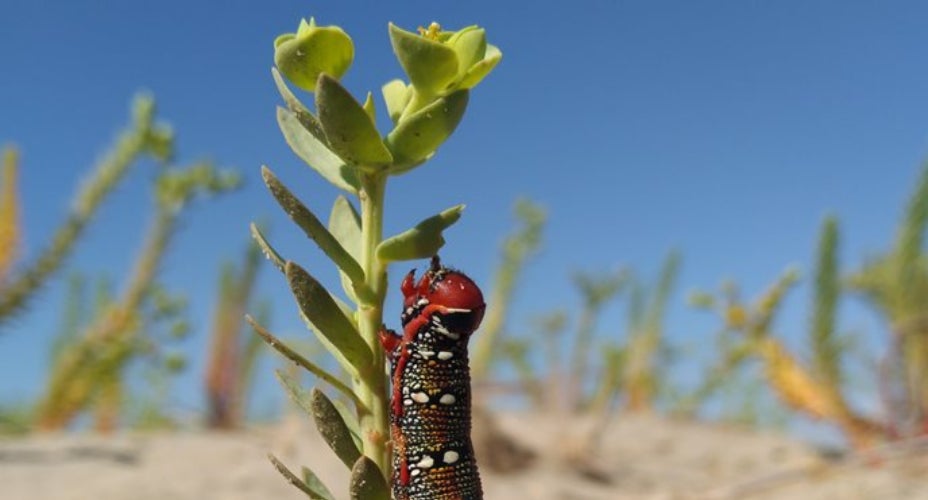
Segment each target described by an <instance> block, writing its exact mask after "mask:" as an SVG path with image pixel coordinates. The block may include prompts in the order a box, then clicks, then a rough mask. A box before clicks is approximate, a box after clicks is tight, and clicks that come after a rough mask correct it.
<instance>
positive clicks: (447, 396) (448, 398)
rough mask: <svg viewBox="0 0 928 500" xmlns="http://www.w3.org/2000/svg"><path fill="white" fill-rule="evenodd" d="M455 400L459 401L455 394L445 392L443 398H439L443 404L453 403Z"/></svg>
mask: <svg viewBox="0 0 928 500" xmlns="http://www.w3.org/2000/svg"><path fill="white" fill-rule="evenodd" d="M455 401H457V399H455V397H454V394H443V395H442V396H441V399H439V400H438V402H439V403H441V404H443V405H453V404H454V402H455Z"/></svg>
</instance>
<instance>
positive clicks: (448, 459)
mask: <svg viewBox="0 0 928 500" xmlns="http://www.w3.org/2000/svg"><path fill="white" fill-rule="evenodd" d="M459 458H461V456H460V455H458V452H456V451H454V450H448V451H446V452H445V455H444V456H443V457H442V461H444V462H445V463H446V464H453V463H455V462H457V461H458V459H459Z"/></svg>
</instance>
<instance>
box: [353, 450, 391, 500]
mask: <svg viewBox="0 0 928 500" xmlns="http://www.w3.org/2000/svg"><path fill="white" fill-rule="evenodd" d="M349 494H350V495H351V500H390V489H389V487H388V486H387V482H386V481H385V480H384V478H383V473H382V472H380V468H378V467H377V464H375V463H374V461H373V460H371V459H370V458H368V457H366V456H363V455H362V456H361V458H359V459H358V460H357V462H355V464H354V466H353V467H352V468H351V486H350V488H349Z"/></svg>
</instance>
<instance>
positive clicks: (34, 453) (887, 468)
mask: <svg viewBox="0 0 928 500" xmlns="http://www.w3.org/2000/svg"><path fill="white" fill-rule="evenodd" d="M495 422H496V427H498V429H499V430H501V431H502V433H503V434H504V435H505V436H507V437H508V438H509V439H511V440H512V442H511V443H510V446H509V447H510V448H511V447H512V446H515V447H516V448H523V450H522V453H521V454H518V453H517V454H514V455H513V456H514V457H516V458H515V459H512V460H509V459H506V458H505V457H503V459H499V457H489V458H487V457H481V458H480V460H481V472H482V476H483V482H484V490H485V497H486V498H487V499H522V498H525V499H564V500H567V499H573V500H585V499H589V500H598V499H603V500H605V499H741V498H749V499H755V498H756V499H797V498H799V499H805V498H809V499H842V500H843V499H926V500H928V444H926V443H913V444H912V445H910V446H908V447H901V448H900V447H894V448H892V449H887V450H883V451H882V452H881V453H879V454H877V455H873V456H869V457H851V458H847V459H844V460H841V461H836V460H834V459H831V460H829V459H825V458H823V457H821V455H820V454H819V453H818V452H816V451H815V450H813V449H811V448H810V447H807V446H805V445H803V444H801V443H798V442H795V441H791V440H789V439H786V438H784V437H782V436H778V435H774V434H763V433H757V432H749V431H746V430H739V429H733V428H726V427H722V426H717V425H709V424H700V423H692V422H675V421H669V420H666V419H661V418H657V417H622V418H618V419H615V420H613V421H610V422H608V423H607V425H606V426H605V428H602V427H601V426H599V427H597V422H595V421H594V420H592V419H579V420H578V419H572V420H570V421H567V420H565V419H562V418H553V417H550V416H547V417H546V416H540V415H527V414H503V415H497V416H496V418H495ZM478 427H479V428H477V429H475V439H476V438H477V435H478V433H479V435H480V436H482V439H483V441H484V444H486V442H487V441H486V440H487V439H490V438H488V435H487V433H486V432H485V429H484V428H486V427H487V426H486V424H483V423H481V424H480V425H479V426H478ZM594 428H599V431H597V432H595V433H592V432H591V429H594ZM590 436H595V437H593V438H591V437H590ZM492 442H494V443H497V442H499V436H498V435H495V434H494V435H492ZM481 448H482V447H481ZM510 451H511V450H510ZM268 452H272V453H274V454H275V455H277V456H278V457H279V458H280V459H281V460H282V461H284V462H285V463H286V464H288V465H289V466H290V468H291V469H293V470H299V466H300V465H307V466H309V467H311V468H312V469H313V470H315V471H316V472H317V474H318V475H319V476H321V477H322V478H323V479H324V481H325V482H326V483H327V484H328V485H329V487H330V488H332V489H333V491H335V492H336V495H338V496H339V498H347V495H345V494H344V491H345V490H346V487H345V485H346V484H347V471H346V470H345V469H344V467H343V466H342V465H341V463H340V462H338V461H337V460H336V459H334V458H333V455H332V453H331V452H330V451H329V450H328V448H327V447H326V446H325V444H324V443H322V441H321V439H320V438H319V437H318V435H316V433H315V431H314V430H313V429H312V426H311V425H310V424H308V423H306V422H305V421H302V420H300V419H299V417H294V418H290V419H287V420H285V421H284V422H283V423H282V424H280V425H278V426H275V427H273V428H262V429H251V430H247V431H242V432H236V433H205V432H199V433H194V432H177V433H162V434H145V435H128V434H127V435H119V436H112V437H98V436H89V435H57V436H34V437H28V438H18V439H8V440H3V441H0V498H2V499H3V500H20V499H22V500H33V499H49V500H72V499H73V500H88V499H96V500H123V499H132V500H147V499H159V500H164V499H197V500H209V499H217V500H245V499H249V500H251V499H275V500H278V499H279V500H286V499H294V500H296V499H300V498H305V497H304V496H302V494H301V493H300V492H299V491H297V490H296V489H294V488H293V487H292V486H290V485H289V484H287V483H286V481H284V480H283V478H282V477H280V476H279V475H278V474H277V472H276V471H275V470H274V469H273V468H272V467H271V465H270V464H269V463H268V461H267V459H266V454H267V453H268ZM480 453H481V449H478V455H479V454H480ZM482 453H484V454H488V453H499V450H495V451H492V452H490V451H486V449H485V448H484V449H483V451H482ZM503 455H505V453H503ZM518 457H521V459H520V458H518ZM528 457H534V458H533V459H527V458H528ZM510 458H511V457H510ZM491 464H492V465H491ZM507 468H508V469H512V470H509V471H507V472H504V471H502V470H501V469H507ZM491 469H496V470H495V471H494V470H491Z"/></svg>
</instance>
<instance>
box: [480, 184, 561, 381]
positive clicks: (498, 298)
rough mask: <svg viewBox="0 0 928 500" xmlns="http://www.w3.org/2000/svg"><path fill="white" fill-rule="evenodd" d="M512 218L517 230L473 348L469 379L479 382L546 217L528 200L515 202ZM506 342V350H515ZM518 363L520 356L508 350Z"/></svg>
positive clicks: (490, 361) (487, 368) (506, 249)
mask: <svg viewBox="0 0 928 500" xmlns="http://www.w3.org/2000/svg"><path fill="white" fill-rule="evenodd" d="M515 215H516V219H518V222H519V224H520V225H519V227H518V228H517V229H516V230H515V231H514V232H513V233H512V234H510V235H509V236H507V237H506V239H505V240H504V241H503V245H502V248H501V249H500V254H501V255H500V263H499V267H498V268H497V270H496V272H495V273H494V278H493V288H492V291H491V292H490V298H489V301H488V302H487V315H486V318H484V321H483V327H482V328H481V330H480V336H479V337H478V338H477V341H476V345H475V346H474V357H473V362H472V363H471V376H472V377H473V378H474V380H482V379H484V378H486V377H487V376H488V375H489V372H490V369H491V367H492V364H493V361H494V353H496V352H498V351H500V349H498V347H499V344H500V342H501V341H500V338H501V337H502V332H503V329H504V327H505V324H504V321H505V318H506V314H507V313H508V310H509V303H510V302H511V301H512V296H513V293H514V292H515V287H516V284H517V283H518V280H519V276H520V275H521V274H522V271H523V269H525V265H526V263H527V262H528V259H529V258H531V257H532V256H533V255H534V254H535V253H537V252H538V248H539V247H540V246H541V237H542V233H543V231H544V227H545V220H546V219H547V215H546V214H545V211H544V208H542V207H541V206H540V205H538V204H536V203H534V202H532V201H531V200H528V199H521V200H518V201H516V205H515ZM516 346H517V344H514V343H508V347H507V349H517V347H516ZM510 354H511V355H514V356H515V358H513V359H514V360H515V361H516V362H517V363H519V361H518V360H519V353H518V352H517V351H511V352H510Z"/></svg>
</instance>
